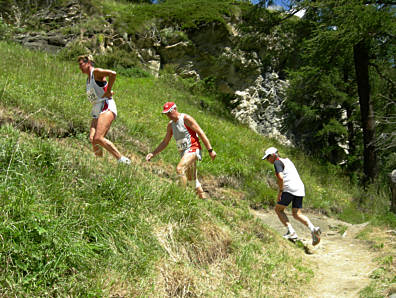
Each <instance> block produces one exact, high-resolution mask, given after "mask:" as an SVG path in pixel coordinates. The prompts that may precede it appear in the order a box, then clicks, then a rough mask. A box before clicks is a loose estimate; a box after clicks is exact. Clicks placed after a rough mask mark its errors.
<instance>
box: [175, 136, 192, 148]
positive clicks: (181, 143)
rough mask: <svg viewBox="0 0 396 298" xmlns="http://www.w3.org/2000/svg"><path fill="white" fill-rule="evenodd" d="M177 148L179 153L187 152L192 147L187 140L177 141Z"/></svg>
mask: <svg viewBox="0 0 396 298" xmlns="http://www.w3.org/2000/svg"><path fill="white" fill-rule="evenodd" d="M176 146H177V149H178V150H179V151H183V150H186V149H188V148H189V147H190V142H189V141H188V139H187V138H184V139H181V140H178V141H176Z"/></svg>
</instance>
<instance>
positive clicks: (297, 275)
mask: <svg viewBox="0 0 396 298" xmlns="http://www.w3.org/2000/svg"><path fill="white" fill-rule="evenodd" d="M0 54H1V57H2V59H1V60H0V65H1V67H2V70H3V71H2V72H1V73H0V81H1V82H2V87H1V89H0V121H1V122H0V123H2V126H1V128H0V129H1V132H0V133H1V138H0V167H1V172H0V176H1V179H0V181H1V182H0V183H1V187H0V197H1V200H0V204H1V208H0V214H1V217H2V219H3V220H2V222H1V223H0V240H1V246H0V262H1V266H0V268H1V269H0V294H1V295H4V296H55V295H63V296H65V295H72V296H79V295H80V296H111V295H130V296H159V297H160V296H165V295H169V296H175V295H179V296H183V295H191V296H201V295H205V296H212V297H218V296H252V295H253V296H266V295H267V296H279V293H282V295H283V296H293V295H298V294H299V292H298V291H299V289H300V287H299V286H297V285H298V284H300V283H303V282H307V281H309V279H310V278H311V277H312V275H313V274H312V271H311V270H310V269H309V266H308V264H306V263H305V261H304V259H302V251H300V250H298V249H296V248H294V247H292V246H291V245H289V244H288V243H285V242H284V241H282V240H281V239H280V237H279V236H278V235H277V234H275V233H273V232H272V231H271V230H269V229H268V228H267V227H266V226H264V225H263V224H262V223H260V222H259V221H257V220H255V219H254V218H253V217H252V216H251V215H250V213H249V206H254V207H267V206H270V205H273V204H274V199H275V196H276V189H274V188H273V187H271V185H273V184H274V180H271V179H273V178H272V177H273V169H272V167H271V166H270V165H269V164H267V163H265V162H263V161H262V160H261V156H262V154H263V150H264V149H265V148H266V147H268V146H273V145H275V146H278V147H279V149H280V152H281V153H282V154H283V155H288V156H290V157H291V158H292V159H293V160H295V162H296V165H297V167H298V169H299V171H300V173H301V175H302V178H303V180H304V182H305V184H306V186H307V197H306V199H305V206H307V207H311V208H317V209H321V210H323V211H326V212H328V213H331V212H336V211H337V212H339V214H340V216H341V217H345V218H346V219H350V220H356V221H362V220H366V219H368V218H371V217H372V216H373V215H374V216H378V214H380V215H381V214H383V213H379V212H380V211H381V210H382V209H383V208H384V206H385V204H386V200H385V198H384V197H383V196H381V195H378V194H377V196H376V197H374V196H373V200H371V201H370V202H371V203H370V205H367V207H366V208H367V210H369V209H370V212H361V210H356V209H354V208H353V206H354V199H360V198H361V193H360V191H359V190H358V189H357V188H355V187H354V186H353V185H350V184H349V182H348V181H347V179H345V178H344V177H342V175H341V174H340V172H339V171H338V170H337V168H335V167H331V166H323V165H319V164H317V163H316V162H315V161H313V160H311V159H310V158H309V157H307V156H304V155H303V154H302V153H299V152H297V151H296V150H293V149H290V148H285V147H283V146H280V145H279V144H277V143H276V141H274V140H269V139H267V138H264V137H261V136H258V135H256V134H254V133H253V132H251V131H250V130H249V129H248V128H246V127H244V126H242V125H239V124H237V123H235V122H234V121H232V120H230V118H229V117H228V116H227V114H226V113H224V112H222V113H219V112H218V111H221V107H219V104H218V103H216V102H215V101H214V100H213V99H212V98H210V97H207V96H206V97H205V96H201V95H192V94H191V93H190V92H189V91H188V89H189V88H188V87H189V86H188V83H186V82H184V81H179V80H177V79H175V78H174V77H173V76H172V77H171V76H167V75H164V76H163V77H162V78H160V79H155V78H152V77H145V78H126V77H123V76H121V75H120V76H118V77H117V81H116V84H115V86H114V92H115V100H116V102H117V106H118V111H119V117H118V118H117V121H116V122H115V123H114V125H113V127H112V129H111V132H110V135H109V137H110V138H111V139H112V140H114V141H115V143H116V145H117V146H118V148H119V149H120V151H122V152H123V153H126V155H128V156H129V157H131V159H132V160H133V165H132V166H131V167H124V166H118V165H117V164H116V162H115V160H114V159H112V157H111V156H109V154H107V155H105V157H104V160H105V161H106V162H103V161H102V160H98V159H96V158H95V157H94V156H93V154H92V153H91V152H90V144H89V143H88V140H87V133H88V127H89V123H90V118H89V111H90V104H89V102H88V101H87V100H86V98H85V93H84V92H85V90H84V84H85V79H86V77H85V75H83V74H81V73H80V71H79V69H78V65H77V63H71V62H64V61H60V60H58V59H57V58H56V57H52V56H49V55H47V54H43V53H39V52H32V51H28V50H25V49H23V48H21V47H19V46H16V45H13V44H7V43H0ZM168 100H174V101H176V102H177V104H178V107H179V110H180V111H182V112H186V113H189V114H191V115H193V116H194V117H195V118H196V119H197V120H198V122H199V123H200V124H201V126H202V128H203V129H204V130H205V132H206V134H207V135H208V137H209V138H210V140H211V142H212V145H213V147H214V149H215V150H216V152H217V153H218V158H217V159H216V161H215V162H210V161H209V158H208V156H207V153H206V152H205V153H204V161H203V162H202V163H200V164H199V173H200V175H202V180H203V186H204V188H206V189H207V190H208V191H209V194H210V196H211V199H209V200H199V199H197V198H196V196H195V195H194V194H193V193H192V192H190V191H184V190H182V189H180V188H179V187H178V186H177V185H176V184H175V183H174V181H175V180H176V175H175V173H174V165H175V164H176V162H177V160H178V154H177V153H176V149H175V144H174V141H172V143H171V144H170V146H169V148H167V149H166V150H165V151H164V152H163V153H162V154H161V155H160V156H158V157H156V159H155V160H154V161H153V162H151V163H146V162H144V156H145V155H146V154H147V153H148V152H149V151H150V150H152V149H153V148H154V147H155V146H156V145H157V144H158V143H159V142H160V141H161V139H162V137H163V136H164V134H165V126H166V123H167V119H166V118H165V116H163V115H161V113H160V111H161V107H162V104H163V103H164V102H165V101H168ZM202 106H205V108H202Z"/></svg>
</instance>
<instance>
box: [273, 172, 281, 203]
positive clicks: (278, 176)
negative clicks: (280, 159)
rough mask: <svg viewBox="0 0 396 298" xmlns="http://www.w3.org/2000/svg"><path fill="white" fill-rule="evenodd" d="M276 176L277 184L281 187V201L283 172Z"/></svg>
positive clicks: (279, 192) (279, 194) (279, 193)
mask: <svg viewBox="0 0 396 298" xmlns="http://www.w3.org/2000/svg"><path fill="white" fill-rule="evenodd" d="M275 176H276V180H277V181H276V182H277V183H278V186H279V191H278V201H280V199H281V196H282V192H283V173H282V172H279V173H275Z"/></svg>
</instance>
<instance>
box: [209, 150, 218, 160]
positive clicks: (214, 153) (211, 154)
mask: <svg viewBox="0 0 396 298" xmlns="http://www.w3.org/2000/svg"><path fill="white" fill-rule="evenodd" d="M216 155H217V154H216V152H215V151H212V152H210V153H209V156H210V158H211V159H212V160H214V159H215V158H216Z"/></svg>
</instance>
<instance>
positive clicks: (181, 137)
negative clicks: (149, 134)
mask: <svg viewBox="0 0 396 298" xmlns="http://www.w3.org/2000/svg"><path fill="white" fill-rule="evenodd" d="M184 116H185V114H180V115H179V119H177V121H176V122H174V121H172V133H173V136H174V138H175V140H176V145H177V149H178V150H179V151H180V153H181V155H184V153H186V152H195V151H197V149H199V150H201V144H200V142H199V138H198V136H197V134H196V132H195V131H194V130H192V129H191V128H190V127H189V126H187V125H186V124H185V123H184Z"/></svg>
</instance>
